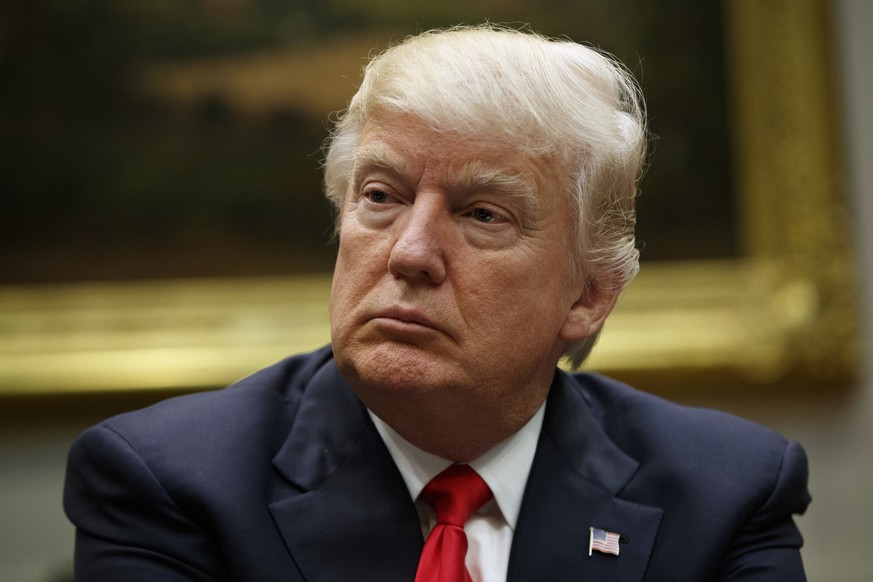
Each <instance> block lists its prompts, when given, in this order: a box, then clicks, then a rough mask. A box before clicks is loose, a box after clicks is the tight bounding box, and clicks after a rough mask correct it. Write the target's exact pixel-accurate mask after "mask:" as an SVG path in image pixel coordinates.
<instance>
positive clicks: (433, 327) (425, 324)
mask: <svg viewBox="0 0 873 582" xmlns="http://www.w3.org/2000/svg"><path fill="white" fill-rule="evenodd" d="M373 320H374V321H375V322H376V323H378V324H379V325H381V326H385V327H388V328H390V329H393V330H397V331H407V332H416V331H418V332H423V331H436V332H440V333H443V334H446V335H448V333H447V332H446V330H445V329H443V328H442V327H441V326H440V325H439V324H438V323H437V322H435V321H434V320H433V319H432V318H430V317H428V316H427V314H425V313H424V312H423V311H421V310H420V309H417V308H414V307H405V306H400V305H395V306H392V307H388V308H385V309H382V310H381V311H379V312H378V313H377V314H376V315H375V317H374V318H373Z"/></svg>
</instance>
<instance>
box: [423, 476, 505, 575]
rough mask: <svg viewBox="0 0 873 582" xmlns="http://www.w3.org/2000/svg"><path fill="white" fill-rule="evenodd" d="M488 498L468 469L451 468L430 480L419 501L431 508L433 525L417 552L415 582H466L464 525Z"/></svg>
mask: <svg viewBox="0 0 873 582" xmlns="http://www.w3.org/2000/svg"><path fill="white" fill-rule="evenodd" d="M491 497H492V495H491V489H489V488H488V485H487V484H486V483H485V481H483V480H482V478H481V477H480V476H479V475H477V474H476V471H474V470H473V469H471V468H470V466H469V465H452V466H451V467H449V468H448V469H446V470H445V471H443V472H442V473H440V474H439V475H437V476H436V477H434V478H433V479H431V481H430V483H428V484H427V485H426V486H425V487H424V489H423V490H422V492H421V495H420V496H419V498H420V499H421V500H422V501H425V502H427V503H429V504H430V505H431V506H432V507H433V509H434V513H436V518H437V523H436V526H434V528H433V530H432V531H431V532H430V535H429V536H428V538H427V541H426V542H425V544H424V549H423V550H422V552H421V559H420V560H419V563H418V572H417V573H416V576H415V582H461V581H466V582H470V574H469V573H468V572H467V570H466V568H465V567H464V557H465V555H466V553H467V536H466V534H464V523H465V522H466V521H467V518H469V517H470V515H471V514H472V513H473V512H474V511H476V510H477V509H479V508H480V507H482V506H483V505H485V503H487V502H488V500H489V499H491Z"/></svg>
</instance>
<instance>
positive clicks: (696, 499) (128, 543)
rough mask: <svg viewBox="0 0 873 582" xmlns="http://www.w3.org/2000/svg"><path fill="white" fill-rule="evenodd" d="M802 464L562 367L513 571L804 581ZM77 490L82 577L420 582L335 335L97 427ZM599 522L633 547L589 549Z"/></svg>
mask: <svg viewBox="0 0 873 582" xmlns="http://www.w3.org/2000/svg"><path fill="white" fill-rule="evenodd" d="M806 471H807V469H806V458H805V456H804V453H803V451H802V450H801V448H800V447H799V446H798V445H797V444H796V443H793V442H790V441H786V440H785V439H783V438H782V437H780V436H778V435H776V434H775V433H773V432H771V431H769V430H767V429H764V428H762V427H759V426H757V425H754V424H751V423H749V422H746V421H743V420H739V419H737V418H734V417H731V416H728V415H725V414H721V413H717V412H713V411H706V410H697V409H690V408H685V407H680V406H677V405H674V404H671V403H668V402H666V401H664V400H661V399H658V398H655V397H653V396H650V395H646V394H643V393H641V392H638V391H636V390H633V389H632V388H629V387H627V386H625V385H623V384H620V383H618V382H615V381H613V380H609V379H606V378H603V377H600V376H597V375H592V374H579V375H570V374H565V373H563V372H558V373H557V374H556V377H555V381H554V384H553V386H552V389H551V392H550V394H549V400H548V405H547V408H546V417H545V421H544V425H543V430H542V433H541V436H540V439H539V444H538V447H537V452H536V456H535V459H534V463H533V467H532V469H531V474H530V478H529V480H528V483H527V488H526V490H525V495H524V500H523V503H522V508H521V514H520V516H519V520H518V524H517V528H516V531H515V535H514V538H513V545H512V551H511V557H510V563H509V574H508V580H512V581H549V582H552V581H564V580H568V581H570V580H616V581H625V580H633V581H639V580H646V581H648V582H654V581H661V582H682V581H691V582H701V581H705V580H744V581H749V580H755V581H759V580H785V581H789V580H790V581H794V580H803V579H804V574H803V568H802V565H801V561H800V556H799V547H800V545H801V537H800V534H799V533H798V531H797V529H796V527H795V525H794V523H793V519H792V514H794V513H801V512H803V511H804V509H805V508H806V506H807V504H808V502H809V496H808V494H807V491H806V477H807V473H806ZM64 504H65V509H66V511H67V514H68V515H69V517H70V519H71V520H72V521H73V522H74V523H75V525H76V527H77V538H76V573H77V576H78V578H77V579H78V580H80V581H86V582H87V581H92V580H112V581H120V580H123V581H125V582H137V581H144V582H145V581H148V582H154V581H155V580H160V581H175V580H186V581H190V580H204V581H205V580H239V581H246V582H258V581H271V582H272V581H280V580H282V581H304V580H305V581H308V582H326V581H342V582H348V581H352V580H355V581H357V580H363V581H367V582H370V581H373V582H378V581H386V582H387V581H398V582H401V581H402V582H411V581H412V579H413V578H414V575H415V570H416V565H417V562H418V556H419V552H420V551H421V547H422V544H423V540H422V535H421V529H420V526H419V521H418V515H417V513H416V511H415V507H414V504H413V502H412V501H411V500H410V498H409V493H408V491H407V489H406V487H405V485H404V483H403V480H402V478H401V477H400V474H399V472H398V471H397V468H396V467H395V465H394V463H393V461H392V459H391V456H390V455H389V453H388V451H387V449H386V448H385V446H384V444H383V442H382V440H381V439H380V437H379V434H378V433H377V431H376V430H375V427H374V426H373V424H372V423H371V421H370V419H369V417H368V415H367V413H366V410H365V408H364V407H363V406H362V404H361V403H360V401H359V400H358V399H357V397H356V396H355V394H354V393H353V392H352V390H351V388H350V387H349V386H348V385H347V383H346V382H345V380H344V379H343V378H342V377H341V376H340V374H339V372H338V371H337V369H336V366H335V365H334V362H333V359H332V356H331V352H330V349H329V348H325V349H323V350H320V351H318V352H315V353H313V354H309V355H304V356H297V357H294V358H289V359H287V360H285V361H283V362H281V363H279V364H277V365H275V366H273V367H270V368H267V369H265V370H263V371H261V372H258V373H256V374H254V375H252V376H250V377H248V378H246V379H244V380H242V381H240V382H239V383H237V384H236V385H234V386H232V387H230V388H227V389H224V390H219V391H215V392H208V393H201V394H196V395H191V396H186V397H181V398H176V399H172V400H168V401H165V402H162V403H159V404H157V405H155V406H152V407H150V408H147V409H144V410H141V411H138V412H133V413H128V414H123V415H121V416H118V417H115V418H112V419H110V420H108V421H106V422H104V423H102V424H100V425H98V426H96V427H94V428H91V429H89V430H88V431H86V432H85V433H84V434H83V435H82V437H81V438H80V439H79V440H78V441H77V442H76V443H75V445H74V446H73V448H72V449H71V452H70V461H69V467H68V474H67V482H66V489H65V496H64ZM592 526H594V527H599V528H603V529H606V530H609V531H613V532H617V533H620V534H621V535H622V537H623V543H622V544H621V545H620V554H619V555H618V556H612V555H606V554H598V553H596V552H595V554H594V555H593V556H591V557H589V556H588V537H589V527H592Z"/></svg>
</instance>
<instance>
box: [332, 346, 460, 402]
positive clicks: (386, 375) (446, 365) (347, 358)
mask: <svg viewBox="0 0 873 582" xmlns="http://www.w3.org/2000/svg"><path fill="white" fill-rule="evenodd" d="M342 353H343V355H342V356H338V357H337V365H338V366H339V367H340V370H341V371H342V372H343V374H344V375H345V376H346V377H347V378H348V379H349V380H350V381H351V382H352V383H353V384H357V385H358V386H360V387H367V389H368V390H374V391H379V392H386V391H388V392H410V391H414V392H417V393H422V394H424V393H426V392H429V391H431V390H434V389H445V388H446V387H448V386H450V385H453V384H458V383H459V378H457V377H455V378H451V377H449V376H450V374H447V373H446V372H448V371H455V372H457V370H458V369H459V365H458V364H457V363H452V362H449V361H448V360H446V359H443V358H441V357H440V356H439V355H438V354H435V353H433V352H432V351H430V350H426V349H422V348H419V347H417V346H414V345H411V344H404V343H400V342H385V343H381V344H378V345H375V346H366V347H363V348H359V349H348V350H345V351H344V352H342ZM451 375H454V374H451Z"/></svg>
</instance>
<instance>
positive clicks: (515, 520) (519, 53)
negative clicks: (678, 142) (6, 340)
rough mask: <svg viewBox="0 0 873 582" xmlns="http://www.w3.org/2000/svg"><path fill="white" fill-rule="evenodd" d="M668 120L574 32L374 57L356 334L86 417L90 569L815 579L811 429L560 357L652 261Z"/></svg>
mask: <svg viewBox="0 0 873 582" xmlns="http://www.w3.org/2000/svg"><path fill="white" fill-rule="evenodd" d="M645 140H646V135H645V129H644V121H643V113H642V105H641V102H640V99H639V94H638V91H637V88H636V85H635V84H634V82H633V81H632V79H631V77H630V76H629V75H628V74H627V73H626V72H625V71H624V70H623V69H622V68H621V67H620V66H618V65H617V64H616V63H614V62H613V61H611V60H610V59H608V58H606V57H604V56H602V55H600V54H599V53H597V52H596V51H593V50H591V49H588V48H585V47H582V46H580V45H576V44H573V43H571V42H565V41H552V40H547V39H544V38H541V37H539V36H536V35H533V34H528V33H521V32H516V31H511V30H505V29H500V28H496V27H474V28H457V29H452V30H448V31H436V32H431V33H425V34H422V35H419V36H417V37H413V38H410V39H407V40H406V41H404V42H403V43H401V44H400V45H398V46H396V47H394V48H392V49H390V50H388V51H387V52H386V53H384V54H382V55H381V56H378V57H376V58H375V59H374V60H372V61H371V63H370V64H369V66H368V67H367V70H366V73H365V77H364V80H363V83H362V85H361V87H360V90H359V91H358V93H357V94H356V95H355V97H354V98H353V99H352V101H351V103H350V106H349V109H348V111H347V112H346V113H345V114H344V116H343V117H342V118H341V120H340V121H339V123H338V126H337V128H336V131H335V133H334V135H333V136H332V139H331V141H330V144H329V147H328V151H327V159H326V166H325V167H326V172H325V182H326V191H327V196H328V197H329V198H330V200H331V201H332V202H333V203H334V204H335V205H336V208H337V211H338V233H339V252H338V257H337V263H336V271H335V274H334V282H333V288H332V293H331V299H330V315H331V332H332V347H331V348H325V349H322V350H320V351H318V352H315V353H313V354H308V355H303V356H297V357H293V358H290V359H288V360H285V361H283V362H280V363H279V364H277V365H275V366H273V367H271V368H268V369H266V370H263V371H261V372H258V373H257V374H255V375H253V376H251V377H249V378H246V379H245V380H242V381H241V382H239V383H238V384H237V385H235V386H234V387H231V388H229V389H227V390H222V391H217V392H213V393H206V394H199V395H194V396H190V397H185V398H181V399H175V400H170V401H167V402H164V403H161V404H158V405H156V406H154V407H151V408H149V409H146V410H143V411H139V412H134V413H131V414H127V415H122V416H120V417H117V418H114V419H110V420H108V421H106V422H105V423H103V424H101V425H100V426H98V427H96V428H92V429H90V430H89V431H88V432H86V433H85V434H84V435H83V436H82V437H81V438H80V440H79V441H78V442H77V443H76V445H74V447H73V449H72V451H71V456H70V467H69V473H68V480H67V488H66V494H65V507H66V510H67V512H68V514H69V516H70V518H71V519H72V521H73V522H74V523H75V524H76V525H77V548H76V569H77V574H78V576H79V579H80V580H125V581H128V580H246V581H260V580H289V581H301V580H310V581H315V580H318V581H324V580H343V581H348V580H365V581H379V580H397V581H401V580H403V581H411V580H413V579H414V580H416V581H420V582H424V581H432V580H452V581H461V580H464V579H472V580H476V581H489V582H490V581H496V580H548V581H554V580H577V579H578V580H647V581H650V582H651V581H670V582H675V581H683V580H688V581H695V582H696V581H702V580H802V579H803V578H804V574H803V568H802V565H801V561H800V556H799V547H800V545H801V543H802V541H801V537H800V535H799V533H798V531H797V529H796V527H795V525H794V523H793V521H792V514H794V513H801V512H803V511H804V510H805V508H806V506H807V504H808V502H809V497H808V495H807V492H806V460H805V457H804V454H803V452H802V450H801V449H800V447H799V446H798V445H797V444H795V443H792V442H788V441H786V440H784V439H782V438H781V437H779V436H778V435H775V434H774V433H772V432H770V431H768V430H766V429H764V428H761V427H757V426H755V425H752V424H750V423H747V422H745V421H741V420H739V419H735V418H732V417H728V416H726V415H722V414H719V413H715V412H711V411H703V410H693V409H687V408H683V407H679V406H676V405H673V404H670V403H667V402H665V401H662V400H659V399H657V398H654V397H652V396H648V395H645V394H643V393H640V392H637V391H635V390H633V389H631V388H629V387H627V386H624V385H622V384H619V383H617V382H615V381H612V380H608V379H606V378H603V377H600V376H597V375H592V374H578V375H570V374H567V373H565V372H561V371H558V370H557V368H556V365H557V363H558V361H559V359H560V358H561V357H562V356H568V357H569V358H570V359H571V360H572V361H573V362H574V363H576V364H579V363H581V362H582V360H584V358H585V357H586V355H587V354H588V352H589V350H590V349H591V346H592V344H593V342H594V339H595V338H596V336H597V334H598V333H599V330H600V328H601V326H602V325H603V322H604V320H605V318H606V317H607V315H608V314H609V313H610V311H611V310H612V308H613V306H614V305H615V302H616V299H617V297H618V295H619V293H620V292H621V290H622V289H623V288H624V286H625V285H626V284H627V283H628V281H629V280H630V279H631V278H632V277H633V276H634V274H635V272H636V270H637V251H636V250H635V248H634V236H633V229H634V221H635V215H634V197H635V195H636V184H637V180H638V177H639V175H640V170H641V167H642V164H643V158H644V151H645ZM461 497H475V500H471V501H470V502H469V507H468V506H467V505H468V504H467V502H466V501H458V499H460V498H461ZM447 499H448V500H450V501H445V500H447ZM446 503H448V504H449V505H452V507H453V508H454V510H457V513H459V514H460V515H461V516H460V517H446V516H447V515H449V513H451V512H450V511H449V510H448V509H445V504H446ZM461 506H463V507H462V508H461V509H458V508H459V507H461ZM467 514H472V515H471V516H469V518H468V516H467ZM453 520H454V521H453ZM426 538H427V542H425V539H426ZM450 563H451V564H450ZM447 564H450V565H447ZM449 567H451V568H455V569H454V570H453V571H452V572H453V573H448V574H447V573H446V572H447V571H446V570H445V568H449ZM440 568H443V570H442V574H439V573H438V571H439V570H440ZM465 570H466V572H465ZM468 577H469V578H468Z"/></svg>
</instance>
